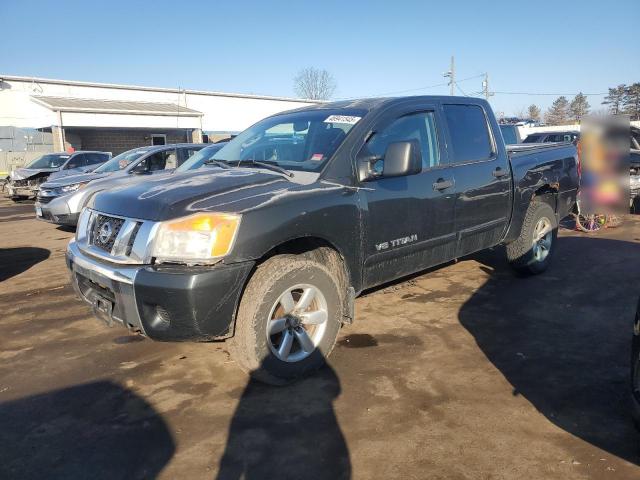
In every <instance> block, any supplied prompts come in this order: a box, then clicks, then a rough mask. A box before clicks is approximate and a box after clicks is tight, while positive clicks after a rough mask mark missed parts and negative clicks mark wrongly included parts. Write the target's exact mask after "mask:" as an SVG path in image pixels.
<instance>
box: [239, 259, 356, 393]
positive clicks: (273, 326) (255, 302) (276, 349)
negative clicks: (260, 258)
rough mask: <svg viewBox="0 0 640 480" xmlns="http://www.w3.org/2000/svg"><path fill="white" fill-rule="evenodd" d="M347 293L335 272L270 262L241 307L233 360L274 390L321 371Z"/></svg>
mask: <svg viewBox="0 0 640 480" xmlns="http://www.w3.org/2000/svg"><path fill="white" fill-rule="evenodd" d="M343 291H344V289H343V288H342V287H341V285H340V282H339V281H338V280H337V278H336V275H334V273H333V272H331V271H330V270H329V269H328V268H327V267H326V266H324V265H323V264H321V263H318V262H316V261H314V260H311V259H309V258H308V257H301V256H297V255H277V256H275V257H272V258H270V259H269V260H267V261H266V262H264V263H263V264H262V265H260V266H259V267H258V268H257V270H256V272H255V273H254V274H253V276H252V277H251V279H250V280H249V283H248V284H247V288H246V289H245V292H244V294H243V296H242V299H241V301H240V307H239V309H238V316H237V320H236V330H235V335H234V337H233V339H232V341H231V346H232V348H231V350H232V356H233V359H234V360H235V361H236V362H237V363H238V365H239V366H240V367H241V368H242V369H243V370H245V371H247V372H249V373H250V374H251V375H252V376H253V377H254V378H256V379H258V380H261V381H263V382H266V383H270V384H275V385H281V384H286V383H288V382H291V381H292V380H295V379H296V378H299V377H302V376H304V375H306V374H308V373H310V372H312V371H315V370H316V369H318V368H320V367H321V366H322V365H323V364H324V361H325V358H326V357H327V356H329V354H330V353H331V350H332V349H333V347H334V345H335V342H336V339H337V337H338V332H339V330H340V325H341V322H340V320H341V318H342V314H343V312H342V308H343V307H342V306H343V305H344V302H343V298H342V297H343Z"/></svg>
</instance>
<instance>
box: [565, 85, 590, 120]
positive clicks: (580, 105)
mask: <svg viewBox="0 0 640 480" xmlns="http://www.w3.org/2000/svg"><path fill="white" fill-rule="evenodd" d="M589 108H591V105H589V102H587V97H586V95H583V94H582V92H580V93H578V94H577V95H576V96H575V97H574V98H573V100H571V105H569V109H570V110H571V117H573V119H574V120H575V121H577V122H579V121H580V119H581V118H582V117H584V116H585V115H587V114H588V113H589Z"/></svg>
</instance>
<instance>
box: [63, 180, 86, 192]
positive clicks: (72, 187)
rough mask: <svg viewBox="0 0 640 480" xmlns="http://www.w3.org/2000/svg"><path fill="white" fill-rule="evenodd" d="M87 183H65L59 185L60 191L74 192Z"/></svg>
mask: <svg viewBox="0 0 640 480" xmlns="http://www.w3.org/2000/svg"><path fill="white" fill-rule="evenodd" d="M87 183H88V182H84V183H74V184H73V185H65V186H64V187H60V193H69V192H75V191H76V190H79V189H81V188H82V187H84V186H85V185H86V184H87Z"/></svg>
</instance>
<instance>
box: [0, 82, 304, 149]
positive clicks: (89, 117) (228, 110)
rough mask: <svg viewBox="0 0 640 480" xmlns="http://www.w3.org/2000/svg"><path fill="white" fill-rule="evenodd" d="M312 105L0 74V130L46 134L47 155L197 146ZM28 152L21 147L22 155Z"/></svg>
mask: <svg viewBox="0 0 640 480" xmlns="http://www.w3.org/2000/svg"><path fill="white" fill-rule="evenodd" d="M310 103H312V101H304V100H298V99H293V98H283V97H267V96H259V95H242V94H234V93H220V92H208V91H200V90H184V89H174V88H155V87H141V86H132V85H116V84H105V83H90V82H77V81H68V80H51V79H44V78H31V77H17V76H10V75H0V127H16V128H27V129H38V130H39V131H42V132H50V133H51V136H52V150H53V151H63V150H67V151H68V150H70V149H75V150H102V151H108V152H112V153H113V154H114V155H117V154H118V153H121V152H123V151H125V150H129V149H131V148H135V147H140V146H143V145H162V144H165V143H177V142H196V143H199V142H203V141H205V142H206V141H211V140H216V139H219V138H224V137H226V136H229V135H230V134H233V133H236V132H239V131H242V130H244V129H245V128H247V127H248V126H250V125H252V124H253V123H255V122H257V121H258V120H260V119H262V118H264V117H266V116H268V115H272V114H274V113H278V112H282V111H285V110H291V109H295V108H300V107H303V106H306V105H309V104H310ZM28 149H29V146H28V145H27V147H26V150H28Z"/></svg>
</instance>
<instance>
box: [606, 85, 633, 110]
mask: <svg viewBox="0 0 640 480" xmlns="http://www.w3.org/2000/svg"><path fill="white" fill-rule="evenodd" d="M626 89H627V87H626V85H624V84H620V85H618V86H617V87H615V88H610V89H609V94H608V95H607V96H606V97H604V100H603V101H602V104H603V105H609V111H610V112H611V113H613V114H614V115H617V114H619V113H622V106H623V103H624V97H625V91H626Z"/></svg>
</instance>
